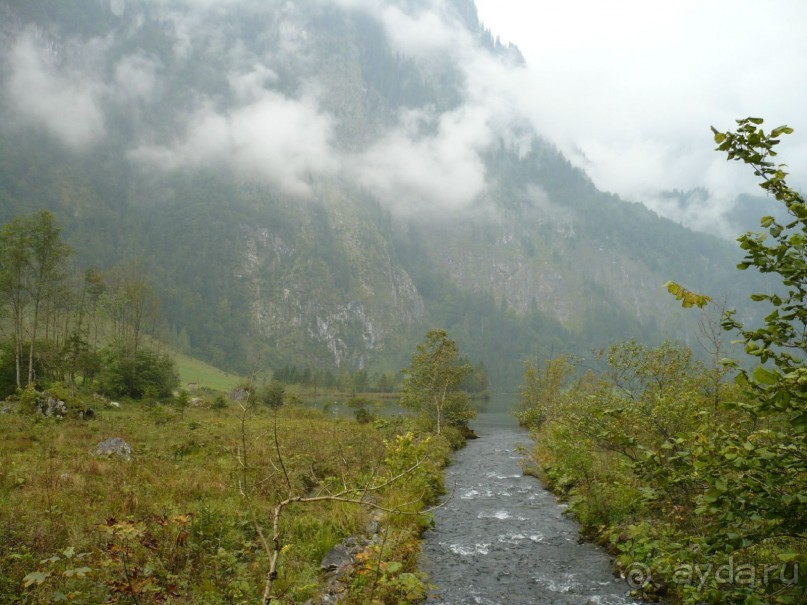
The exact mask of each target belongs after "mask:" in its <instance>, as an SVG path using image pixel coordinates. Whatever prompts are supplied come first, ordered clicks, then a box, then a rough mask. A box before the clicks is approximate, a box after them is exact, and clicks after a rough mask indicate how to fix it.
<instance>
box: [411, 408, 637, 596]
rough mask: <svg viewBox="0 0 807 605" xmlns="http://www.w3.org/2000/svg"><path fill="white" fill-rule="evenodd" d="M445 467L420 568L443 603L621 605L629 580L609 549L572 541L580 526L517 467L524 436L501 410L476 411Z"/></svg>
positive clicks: (532, 479) (525, 438) (527, 443)
mask: <svg viewBox="0 0 807 605" xmlns="http://www.w3.org/2000/svg"><path fill="white" fill-rule="evenodd" d="M473 428H474V429H475V430H476V432H477V434H478V435H479V439H476V440H473V441H469V442H468V445H467V447H465V448H464V449H463V450H461V451H460V452H457V453H456V454H455V456H454V458H453V463H452V464H451V466H449V467H448V468H447V469H446V486H447V488H448V489H449V491H451V490H452V487H453V486H455V487H453V489H454V492H453V496H452V497H451V498H450V500H449V501H448V502H447V504H446V505H445V507H443V508H440V509H438V510H437V511H435V513H434V524H435V526H434V528H433V529H431V530H429V531H428V532H426V535H425V536H424V538H425V539H424V543H423V555H422V557H421V569H423V571H425V572H426V573H427V574H428V575H429V579H430V582H431V583H432V584H434V585H435V586H436V589H435V591H434V594H433V595H432V596H431V598H430V600H429V602H430V603H444V604H446V605H465V604H472V603H479V604H486V605H487V604H496V605H498V604H507V605H526V604H530V603H535V604H541V605H543V604H546V605H567V604H569V605H572V604H574V605H586V604H599V605H626V604H632V603H634V602H635V601H633V600H632V599H630V598H628V597H627V596H626V593H627V591H628V590H629V587H628V586H627V585H626V584H625V582H624V581H623V580H620V579H618V578H614V576H613V574H612V572H611V563H610V560H609V558H608V555H607V553H606V552H605V551H603V550H602V549H600V548H598V547H596V546H594V545H591V544H585V543H580V542H579V536H578V532H579V527H578V525H577V524H576V523H575V522H574V521H572V520H571V519H569V518H568V517H567V516H565V515H564V514H563V510H564V507H563V506H562V505H560V504H558V502H557V500H556V499H555V497H554V496H553V495H552V494H551V493H550V492H548V491H547V490H545V489H544V488H543V486H542V485H541V483H540V482H539V481H538V480H537V479H535V478H533V477H528V476H525V475H523V474H522V472H521V466H520V464H519V459H520V458H521V456H519V454H518V453H517V451H516V446H517V444H519V443H522V444H524V445H529V443H530V441H529V435H528V434H527V433H526V432H525V431H523V430H521V429H519V427H518V426H517V424H516V422H515V419H514V418H512V416H510V415H509V414H503V413H501V414H495V413H487V414H480V416H479V418H478V419H477V421H476V422H475V423H474V424H473Z"/></svg>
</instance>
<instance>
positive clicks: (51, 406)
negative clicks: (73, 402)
mask: <svg viewBox="0 0 807 605" xmlns="http://www.w3.org/2000/svg"><path fill="white" fill-rule="evenodd" d="M36 408H37V410H39V413H40V414H42V415H43V416H45V417H46V418H64V417H65V416H67V404H66V403H65V402H64V401H62V400H61V399H56V398H55V397H51V396H50V395H49V396H47V397H44V398H42V399H39V401H37V404H36Z"/></svg>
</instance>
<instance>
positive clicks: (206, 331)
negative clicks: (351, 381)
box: [0, 0, 753, 384]
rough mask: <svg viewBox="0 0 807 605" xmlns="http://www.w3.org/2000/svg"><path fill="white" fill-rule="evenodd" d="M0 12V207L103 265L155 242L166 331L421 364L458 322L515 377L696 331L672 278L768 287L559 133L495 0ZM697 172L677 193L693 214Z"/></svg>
mask: <svg viewBox="0 0 807 605" xmlns="http://www.w3.org/2000/svg"><path fill="white" fill-rule="evenodd" d="M0 16H2V23H3V25H2V27H0V54H2V61H1V62H0V81H2V95H0V129H2V137H0V219H2V220H7V219H8V218H9V217H11V216H14V215H16V214H19V213H22V212H25V211H30V210H32V209H35V208H38V207H46V208H49V209H51V210H53V211H54V212H55V213H56V215H57V218H58V219H59V220H60V221H63V222H64V223H65V228H66V234H67V235H68V237H69V239H70V243H71V244H72V245H73V246H74V248H75V249H76V251H77V256H78V259H79V260H80V261H81V262H83V263H85V264H88V265H90V264H91V265H95V266H99V267H101V268H102V269H103V268H106V267H110V266H112V265H115V264H119V263H122V262H129V261H131V259H141V260H142V262H143V263H144V264H145V265H146V267H147V268H148V269H149V270H150V271H151V272H152V274H153V275H154V278H155V280H156V282H157V283H156V287H157V289H158V291H159V293H160V295H161V298H162V300H163V323H162V326H161V330H162V332H163V335H164V337H165V338H166V339H167V340H169V341H171V342H176V343H178V344H179V345H180V346H181V348H183V349H185V350H188V351H189V352H192V353H195V354H197V355H200V356H202V357H204V358H206V359H209V360H211V361H213V362H215V363H218V364H219V365H222V366H225V367H232V368H238V369H244V368H245V367H246V366H247V365H248V364H249V363H257V362H255V360H256V359H260V360H261V361H260V363H261V364H265V365H270V366H277V365H278V364H282V363H296V364H299V365H331V366H335V367H353V368H356V367H369V368H390V367H400V364H401V362H402V361H403V360H405V358H406V354H407V353H408V351H411V348H412V344H413V343H414V342H417V339H418V338H419V336H420V335H421V334H422V332H423V331H424V330H425V329H428V328H429V327H433V326H435V325H440V326H442V327H446V328H448V329H450V330H451V331H452V333H453V334H455V335H456V337H457V339H458V341H459V342H460V344H461V345H462V346H463V347H464V348H465V350H467V351H469V354H470V355H472V356H473V357H474V359H477V360H478V359H483V360H484V361H485V363H488V364H489V366H490V367H491V369H492V373H493V374H494V376H496V377H497V378H498V379H499V381H500V382H507V383H509V384H513V383H514V382H515V381H517V380H518V377H519V375H520V372H521V361H522V359H523V358H524V357H525V356H527V355H535V354H538V351H539V350H545V351H547V352H548V351H551V350H561V349H569V350H576V351H586V350H590V348H591V347H592V346H602V345H603V344H605V343H607V342H609V341H612V340H613V339H617V338H626V337H631V336H635V337H638V338H642V339H645V340H648V341H658V340H660V339H662V338H664V337H676V338H678V337H680V338H685V339H686V338H688V337H689V336H688V328H687V326H688V325H691V324H692V323H693V322H694V321H695V319H696V318H695V317H694V316H692V315H691V314H690V315H682V314H681V313H680V311H679V310H677V307H676V304H675V302H674V301H671V300H669V297H668V296H667V295H666V294H665V293H664V292H663V291H662V288H661V287H660V286H661V284H662V283H664V282H665V281H667V280H668V279H673V280H678V281H682V282H684V283H686V284H687V285H688V286H690V287H692V288H700V289H708V291H709V293H711V294H714V295H715V296H723V295H725V296H729V297H730V301H731V302H732V304H740V305H741V304H742V301H743V300H745V293H747V291H748V288H750V287H751V285H749V283H747V282H745V281H740V282H739V283H738V281H737V280H736V275H735V270H734V265H735V263H736V261H737V260H738V257H739V252H738V251H737V250H736V246H734V245H732V244H730V243H727V242H721V241H719V240H717V239H715V238H712V237H708V236H702V235H697V234H695V233H693V232H691V231H688V230H686V229H683V228H682V227H680V226H678V225H675V224H673V223H672V222H670V221H666V220H663V219H660V218H659V217H658V216H656V215H655V214H654V213H652V212H650V211H649V210H647V209H645V208H644V207H642V206H641V205H639V204H636V203H629V202H626V201H624V200H622V199H620V198H619V197H617V196H615V195H613V194H609V193H606V192H603V191H600V190H598V189H597V187H596V186H595V182H596V181H594V182H592V179H591V178H590V177H589V176H588V175H587V174H586V173H585V172H584V171H583V170H581V169H580V167H579V165H580V161H579V158H578V157H577V156H576V155H575V154H576V153H578V152H576V151H574V150H572V152H571V156H572V158H573V160H572V161H570V160H569V159H567V156H565V155H564V154H562V153H561V151H559V145H560V149H563V142H562V141H561V142H560V143H558V140H559V139H557V138H556V133H557V132H558V130H557V128H558V123H556V122H555V121H554V120H555V118H554V117H552V114H551V112H549V113H547V114H546V115H543V114H542V113H541V112H540V111H537V110H536V108H540V107H542V106H543V105H542V104H541V103H538V102H537V100H538V99H545V98H552V97H553V95H556V93H557V91H553V90H551V89H550V88H547V87H543V88H542V86H541V85H538V84H536V81H535V80H534V79H533V78H532V76H531V75H530V72H529V71H528V70H529V67H528V64H527V63H526V62H525V61H524V58H523V56H522V55H521V53H520V51H519V50H518V49H517V48H516V47H514V46H510V45H504V44H502V43H501V42H499V41H498V40H497V39H496V38H495V37H494V36H493V35H492V34H491V33H490V32H489V31H488V30H486V29H485V28H484V26H483V25H482V24H481V23H480V21H479V19H478V16H477V12H476V8H475V5H474V4H473V2H471V1H470V0H384V1H382V0H331V1H325V0H317V1H314V0H312V1H311V2H284V1H279V0H278V1H272V2H263V1H257V0H230V1H227V2H221V1H216V2H214V1H210V2H199V1H190V0H185V1H182V0H128V1H125V2H124V0H114V1H109V2H108V1H101V0H66V1H64V2H59V3H57V4H54V3H52V2H48V1H46V0H25V1H23V0H5V1H0ZM569 102H570V103H572V100H571V99H570V100H569ZM706 126H708V125H704V127H706ZM590 152H591V148H590V147H588V148H585V151H583V152H580V153H586V154H588V153H590ZM578 155H579V153H578ZM670 183H672V181H670ZM664 184H665V186H666V184H667V181H664ZM692 191H695V193H693V192H692ZM692 191H690V190H684V189H682V190H681V191H678V192H671V193H666V194H664V195H666V197H664V200H665V203H667V204H669V205H670V207H671V208H674V209H676V212H679V213H685V212H693V211H694V210H693V209H695V208H697V206H698V205H699V204H701V202H702V200H703V199H704V198H703V197H702V196H701V194H700V193H699V192H700V190H695V189H693V190H692ZM704 195H705V196H706V197H707V198H708V196H709V195H710V192H708V191H707V192H706V193H705V194H704ZM746 219H753V213H751V216H750V217H744V218H743V220H744V221H745V220H746ZM699 220H700V219H699ZM752 222H753V220H752ZM732 228H736V227H732ZM742 312H744V311H742V310H741V313H742ZM494 366H495V367H494Z"/></svg>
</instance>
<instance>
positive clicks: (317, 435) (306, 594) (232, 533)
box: [0, 403, 448, 604]
mask: <svg viewBox="0 0 807 605" xmlns="http://www.w3.org/2000/svg"><path fill="white" fill-rule="evenodd" d="M155 410H159V413H155ZM273 422H274V417H273V415H272V413H271V412H269V411H268V410H266V409H252V410H250V412H249V417H248V419H247V422H246V424H245V430H244V432H243V435H242V433H241V418H240V416H239V410H238V409H237V407H236V406H230V407H228V408H227V409H224V410H211V409H205V408H190V409H188V410H186V412H185V414H184V417H180V415H179V414H178V413H177V412H176V411H174V410H173V409H172V408H171V406H154V405H152V406H148V405H145V404H142V403H129V404H125V405H124V407H123V408H122V409H119V410H103V411H101V412H99V413H98V416H97V418H96V419H94V420H90V421H82V420H62V421H56V420H45V419H41V418H35V417H32V416H28V415H22V414H2V415H0V433H1V434H2V435H3V439H2V441H0V544H2V550H0V602H2V603H19V604H29V603H31V604H33V603H37V604H38V603H51V602H57V601H59V600H61V599H68V600H70V601H71V602H75V603H99V602H105V601H109V602H118V601H120V602H130V603H135V604H145V603H164V602H177V603H205V604H207V603H210V604H213V603H257V602H259V601H260V594H261V592H262V589H263V584H264V581H265V574H266V570H267V557H266V554H265V552H264V551H263V549H262V548H261V545H260V543H259V539H258V535H257V532H256V527H255V525H254V523H253V522H252V520H251V515H250V514H249V507H252V508H253V509H254V510H255V513H256V518H257V519H258V520H259V522H260V523H265V525H267V526H269V525H271V518H270V516H269V512H270V509H271V507H272V505H273V504H274V503H275V502H277V501H279V500H282V499H283V498H286V497H287V496H288V495H289V493H290V492H293V493H295V494H299V495H308V494H312V493H323V489H324V488H325V487H330V488H332V489H336V488H338V487H340V486H345V485H349V486H360V485H363V484H367V483H368V482H371V481H372V480H373V479H374V478H377V477H381V476H385V474H386V475H389V473H390V472H391V471H390V461H391V460H392V459H394V458H395V457H396V456H404V457H405V456H408V455H410V454H411V452H410V451H409V450H407V449H406V448H407V447H409V448H410V449H411V444H410V445H408V446H406V447H404V446H401V445H400V441H398V440H397V439H398V438H396V436H395V434H394V433H392V432H391V431H392V429H391V428H390V424H389V423H386V424H385V425H384V426H385V427H386V428H381V427H378V426H374V425H367V424H366V425H360V424H358V423H356V422H355V421H353V420H350V419H339V418H336V419H334V418H330V417H327V416H325V415H323V414H322V413H321V412H317V411H315V410H311V409H307V408H288V409H283V410H281V411H280V412H279V413H278V415H277V423H278V424H277V430H278V437H279V440H278V447H277V448H276V447H275V444H274V441H273V438H272V435H273V430H274V426H273ZM395 426H401V425H400V423H398V424H396V425H395ZM110 437H121V438H123V439H125V440H126V441H127V442H128V443H129V444H130V445H131V446H132V448H133V450H134V453H133V456H132V459H131V460H128V461H127V460H123V459H119V458H114V457H111V458H104V457H97V456H95V455H93V450H94V448H95V446H96V445H97V444H98V443H99V442H100V441H103V440H105V439H107V438H110ZM411 441H412V443H420V441H421V440H420V439H419V438H417V439H414V440H411ZM390 444H392V445H390ZM396 444H397V445H396ZM395 447H397V448H398V450H400V451H398V450H396V449H395ZM401 448H403V449H401ZM245 449H246V458H245V464H244V465H241V464H240V463H239V460H244V450H245ZM428 449H429V451H430V452H431V453H432V454H433V455H432V456H431V457H432V458H433V460H434V461H433V462H429V463H427V464H425V465H424V466H423V467H422V468H421V469H418V472H417V473H414V474H413V475H412V476H411V477H406V478H404V480H402V481H400V482H398V483H396V484H394V485H392V486H390V487H388V488H386V489H385V490H383V492H381V493H378V494H374V495H373V497H374V498H377V499H378V502H379V503H381V504H383V505H384V506H386V507H389V508H390V509H395V508H399V507H400V508H406V509H407V510H408V511H410V512H413V511H417V510H420V509H421V508H422V507H423V506H424V502H429V501H433V500H434V499H435V498H436V497H437V495H438V494H439V492H440V490H441V489H442V483H441V475H440V471H439V467H440V466H441V465H442V464H443V463H444V462H445V460H446V459H447V456H448V445H447V444H446V443H445V442H443V441H439V440H438V441H434V442H430V443H429V444H428ZM277 450H279V452H280V455H281V456H282V457H283V462H284V465H285V467H286V469H287V472H288V475H289V481H288V483H287V482H286V479H285V476H284V475H283V473H282V472H281V470H280V469H281V467H280V465H279V460H278V455H277ZM369 515H370V513H369V512H368V510H367V509H366V508H365V507H362V506H356V505H351V504H343V503H333V502H323V503H312V504H307V505H298V504H295V505H291V506H289V507H288V509H287V510H286V511H285V512H284V518H283V521H282V525H281V527H282V542H283V544H284V548H283V551H282V557H281V559H280V566H279V570H278V571H279V576H278V579H277V581H276V583H275V593H276V594H277V595H279V597H280V598H281V600H282V602H289V603H293V602H303V601H305V600H306V599H308V598H310V597H311V596H313V595H315V594H316V592H317V590H318V589H319V588H320V582H321V578H320V573H319V563H320V560H321V558H322V556H323V555H324V554H325V553H326V552H327V551H328V550H329V549H330V548H331V547H332V546H334V544H336V543H337V542H338V541H340V540H341V539H343V538H345V537H346V536H348V535H351V534H354V533H361V532H362V531H363V530H364V528H365V527H366V525H367V522H368V520H369ZM382 524H383V525H385V526H387V525H388V526H389V527H390V532H389V533H390V534H392V535H393V538H392V540H391V541H390V544H398V546H399V547H400V548H398V549H397V552H398V553H400V555H398V554H396V553H395V552H392V551H387V552H384V553H381V554H380V555H378V556H382V557H387V558H389V559H390V560H399V561H401V562H402V567H401V573H404V572H411V571H414V569H413V566H414V564H415V561H416V553H417V540H418V536H419V534H420V532H421V531H422V529H423V528H424V527H425V524H426V521H425V520H424V519H423V518H421V517H418V516H391V515H386V516H385V518H384V519H383V520H382ZM68 555H70V556H68ZM372 583H373V582H367V583H366V584H365V585H361V584H358V585H357V586H355V587H354V589H355V590H356V591H357V592H358V593H360V592H361V591H362V590H365V591H366V590H370V589H371V584H372ZM26 584H29V586H26ZM352 598H353V599H355V600H356V602H360V601H361V598H360V596H354V597H352ZM394 598H395V597H394V596H391V597H390V600H388V602H395V601H394V600H391V599H394Z"/></svg>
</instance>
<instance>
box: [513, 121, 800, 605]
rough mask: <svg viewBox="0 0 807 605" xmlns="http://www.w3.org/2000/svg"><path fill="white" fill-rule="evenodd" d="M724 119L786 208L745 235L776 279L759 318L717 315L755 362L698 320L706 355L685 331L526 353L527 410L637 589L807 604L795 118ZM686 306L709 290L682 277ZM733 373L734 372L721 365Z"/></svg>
mask: <svg viewBox="0 0 807 605" xmlns="http://www.w3.org/2000/svg"><path fill="white" fill-rule="evenodd" d="M738 122H739V128H738V129H737V131H736V132H726V133H723V132H718V131H715V141H716V142H717V144H718V145H719V147H718V149H719V150H721V151H725V152H726V153H727V154H728V158H729V159H736V160H742V161H744V162H746V163H748V164H750V165H751V166H752V167H753V168H754V171H755V174H756V175H757V176H760V177H762V179H763V182H762V187H763V188H764V189H765V190H766V191H768V192H769V193H770V194H771V195H772V196H773V197H774V198H775V199H776V200H777V201H778V202H780V203H781V204H783V205H784V207H785V208H786V210H787V213H788V215H789V219H788V221H787V222H783V223H780V222H779V221H777V220H775V219H774V218H773V217H764V218H763V219H762V221H761V223H762V227H763V228H764V229H765V230H766V232H765V233H758V234H754V233H748V234H746V235H744V236H743V237H741V238H740V239H739V241H740V244H741V247H742V249H743V250H745V252H746V258H745V260H744V262H743V263H742V264H740V265H739V267H738V268H740V269H741V270H745V269H747V268H750V267H754V268H756V269H758V270H759V271H760V272H762V273H771V274H773V275H776V276H778V277H779V278H780V280H781V285H780V287H779V288H777V289H775V290H774V291H773V292H771V293H768V294H757V295H754V296H753V300H755V301H758V302H767V303H768V304H769V305H770V308H769V309H768V312H767V315H766V317H765V319H764V325H763V326H762V327H760V328H757V329H749V328H746V327H745V326H743V325H742V324H741V323H740V322H739V321H738V320H737V319H736V317H735V315H734V314H733V313H732V312H731V311H729V312H725V313H723V316H722V327H723V328H724V329H725V330H729V331H731V332H732V333H734V334H735V335H739V342H741V343H742V344H743V345H744V348H745V352H746V353H747V354H748V355H750V356H752V358H753V359H755V360H756V362H757V363H758V365H757V366H756V367H755V369H754V370H753V371H747V370H746V369H743V368H741V367H739V366H738V364H737V363H736V362H734V361H731V360H727V359H724V360H722V362H721V361H720V359H721V357H722V356H723V351H722V346H723V345H722V343H721V340H720V334H719V332H720V330H719V328H718V327H717V325H716V324H715V323H710V322H708V321H707V322H706V323H704V324H703V328H704V330H703V332H702V334H703V336H705V337H706V338H705V341H704V342H705V343H706V345H707V347H708V349H709V353H710V355H709V357H710V358H711V359H712V360H713V363H712V364H711V365H709V364H704V363H701V362H698V361H695V360H694V359H693V356H692V352H691V351H690V350H689V349H688V348H686V347H683V346H681V345H678V344H674V343H665V344H663V345H661V346H659V347H656V348H650V347H647V346H644V345H641V344H638V343H636V342H635V341H628V342H623V343H621V344H616V345H613V346H611V347H610V348H608V349H607V350H604V351H602V352H601V353H600V357H601V360H602V361H603V362H604V366H605V369H604V370H603V371H601V372H599V373H594V372H592V371H589V372H587V373H586V374H585V375H583V376H582V377H580V376H579V373H578V372H576V371H575V369H576V366H577V365H578V362H577V361H576V360H575V359H573V358H570V357H558V358H556V359H553V360H550V361H547V362H546V363H545V365H544V366H543V367H540V368H539V367H536V366H535V365H529V366H528V367H527V370H526V376H525V386H524V388H523V393H522V398H521V408H520V410H519V412H518V417H519V419H520V421H521V423H522V424H524V425H525V426H528V427H530V428H531V429H532V431H533V434H534V436H535V438H536V441H537V445H536V447H535V449H534V453H533V459H534V462H535V464H536V468H534V469H533V470H534V471H535V472H537V473H538V474H539V475H540V476H541V477H542V478H543V479H544V480H545V481H546V482H547V483H548V484H549V486H550V487H551V488H552V489H554V490H556V491H557V492H559V493H561V494H562V495H563V496H564V497H565V498H567V499H568V501H569V507H570V510H571V511H572V512H573V514H574V515H575V516H576V517H577V518H578V519H579V520H580V521H581V522H582V524H583V529H584V531H585V532H586V533H587V534H588V535H589V536H591V537H593V538H595V539H597V540H599V541H601V542H603V543H605V544H606V545H607V546H609V547H610V548H611V549H612V551H613V552H614V553H615V554H616V555H617V561H616V562H617V565H618V567H619V568H620V569H621V570H622V572H623V573H624V574H625V575H626V577H627V580H628V582H629V583H630V584H631V586H633V587H634V589H635V590H636V593H637V594H640V595H641V596H644V597H647V598H651V599H654V598H657V597H660V596H664V597H667V598H671V599H672V600H674V601H676V602H683V603H693V604H694V603H744V604H747V605H762V604H766V603H782V604H784V603H803V602H805V596H807V589H806V587H807V577H805V576H807V565H806V563H807V558H805V554H806V552H807V551H805V540H807V533H805V532H806V531H807V447H806V446H805V445H806V444H805V429H806V428H807V407H806V406H807V370H805V368H804V359H805V352H807V341H805V333H806V332H805V327H806V326H807V309H805V306H804V296H805V292H807V254H805V253H806V252H807V206H805V202H804V198H803V197H802V196H801V195H799V194H798V193H797V192H795V191H794V190H792V189H790V188H789V187H788V186H787V184H786V182H785V177H786V173H785V172H784V170H783V167H782V166H781V165H775V164H774V163H773V162H771V161H770V158H771V157H772V156H775V155H776V153H775V150H774V146H775V145H776V144H778V143H779V137H780V135H782V134H789V133H790V132H791V129H790V128H787V127H780V128H777V129H774V130H773V131H771V132H770V133H767V132H765V131H764V130H762V129H761V128H760V125H761V124H762V120H761V119H758V118H748V119H745V120H739V121H738ZM669 289H670V291H671V292H672V293H673V294H675V295H676V297H677V298H678V299H679V300H681V301H682V302H683V305H684V306H685V307H693V306H699V307H702V306H705V305H706V304H707V303H708V302H709V301H708V297H706V296H705V295H702V294H697V293H695V292H692V291H690V290H687V289H686V288H684V287H682V286H680V285H678V284H669ZM729 372H733V373H734V374H735V376H736V380H735V382H734V383H733V384H727V383H726V382H725V381H724V380H723V378H724V376H725V375H726V374H727V373H729Z"/></svg>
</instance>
